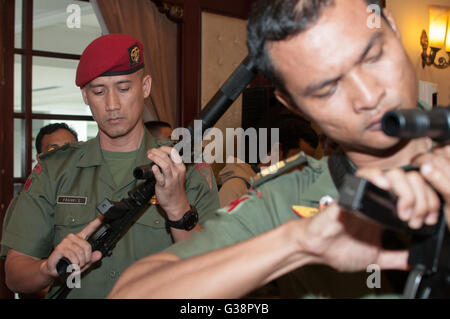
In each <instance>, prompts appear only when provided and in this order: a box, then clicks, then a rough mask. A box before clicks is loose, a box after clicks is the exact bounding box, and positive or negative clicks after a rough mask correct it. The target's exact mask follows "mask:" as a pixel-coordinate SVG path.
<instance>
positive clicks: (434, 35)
mask: <svg viewBox="0 0 450 319" xmlns="http://www.w3.org/2000/svg"><path fill="white" fill-rule="evenodd" d="M449 15H450V9H449V8H448V7H435V6H432V7H430V28H429V35H430V37H429V38H428V36H427V33H426V32H425V30H423V32H422V36H421V38H420V44H421V45H422V49H423V51H422V67H423V68H425V66H426V65H428V66H431V65H434V66H435V67H436V68H438V69H446V68H448V67H449V66H450V22H449V20H450V18H449ZM428 46H430V49H431V52H430V54H428ZM442 49H445V51H447V54H448V57H449V58H448V59H446V58H445V57H443V56H441V57H439V58H438V61H437V62H436V56H437V54H438V52H439V51H440V50H442Z"/></svg>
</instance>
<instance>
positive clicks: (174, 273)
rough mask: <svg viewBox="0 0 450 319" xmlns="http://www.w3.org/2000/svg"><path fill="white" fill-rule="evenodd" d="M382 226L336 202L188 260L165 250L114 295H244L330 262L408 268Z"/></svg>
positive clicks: (138, 267) (348, 267) (345, 267)
mask: <svg viewBox="0 0 450 319" xmlns="http://www.w3.org/2000/svg"><path fill="white" fill-rule="evenodd" d="M381 232H382V230H381V228H378V227H374V226H373V224H370V223H367V222H365V221H361V220H360V219H358V218H357V217H355V216H353V215H352V214H350V213H347V212H342V211H341V210H340V209H339V207H338V206H337V205H332V206H330V207H328V208H327V209H325V210H324V211H323V212H321V213H320V214H317V215H316V216H314V217H312V218H309V219H299V220H292V221H288V222H286V223H284V224H283V225H281V226H279V227H277V228H275V229H273V230H271V231H268V232H266V233H263V234H261V235H259V236H256V237H253V238H251V239H249V240H247V241H244V242H241V243H239V244H236V245H233V246H229V247H227V248H223V249H220V250H216V251H213V252H210V253H206V254H203V255H199V256H196V257H193V258H188V259H185V260H178V258H177V257H175V256H173V255H170V254H167V253H160V254H157V255H154V256H151V257H148V258H145V259H142V260H141V261H139V262H138V263H136V264H134V265H133V266H132V267H130V268H129V269H128V270H126V271H125V273H124V274H123V275H122V276H121V278H119V281H118V282H117V283H116V285H115V287H114V288H113V290H112V292H111V294H110V296H109V297H110V298H239V297H242V296H244V295H245V294H247V293H249V292H250V291H252V290H254V289H255V288H258V287H260V286H262V285H264V284H265V283H268V282H270V281H271V280H273V279H276V278H278V277H280V276H282V275H284V274H286V273H288V272H289V271H292V270H294V269H296V268H299V267H302V266H304V265H307V264H325V265H328V266H331V267H333V268H335V269H337V270H340V271H346V272H354V271H360V270H365V269H366V268H367V266H368V265H370V264H378V265H379V266H380V267H381V268H382V269H407V255H408V252H407V251H385V250H383V249H382V248H381V241H380V238H381Z"/></svg>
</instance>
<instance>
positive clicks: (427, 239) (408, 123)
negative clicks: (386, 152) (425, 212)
mask: <svg viewBox="0 0 450 319" xmlns="http://www.w3.org/2000/svg"><path fill="white" fill-rule="evenodd" d="M382 129H383V132H384V133H385V134H387V135H389V136H393V137H399V138H404V139H413V138H420V137H430V138H432V139H433V140H434V141H436V142H438V143H442V144H446V143H448V142H450V107H449V108H442V107H438V108H434V109H432V110H431V111H427V112H425V111H422V110H420V109H408V110H401V111H390V112H388V113H386V114H385V116H384V117H383V119H382ZM396 203H397V198H396V196H394V195H393V194H392V193H390V192H388V191H385V190H382V189H380V188H378V187H376V186H375V185H373V184H372V183H370V182H369V181H367V180H366V179H362V178H358V177H355V176H353V175H347V176H346V177H345V179H344V182H343V184H342V186H341V187H340V191H339V205H340V206H342V207H344V208H345V209H348V210H351V211H357V212H359V213H362V214H363V215H364V216H365V217H368V218H369V219H371V220H373V221H376V222H378V223H381V224H382V225H384V226H386V227H388V228H390V229H393V230H397V231H402V232H408V233H411V234H412V244H411V246H410V248H409V259H408V263H409V265H410V266H411V268H412V271H411V272H410V275H409V277H408V281H407V283H406V286H405V288H404V297H405V298H410V299H411V298H421V299H424V298H449V297H450V255H449V254H450V234H449V230H448V229H447V227H446V223H445V215H444V212H443V206H444V203H443V200H442V198H441V211H440V217H439V221H438V223H437V224H436V225H435V226H423V227H422V228H421V229H418V230H412V229H411V228H409V227H408V224H407V223H406V222H403V221H401V220H400V219H398V218H397V212H396V207H397V205H396Z"/></svg>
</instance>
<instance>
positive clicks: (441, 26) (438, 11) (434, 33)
mask: <svg viewBox="0 0 450 319" xmlns="http://www.w3.org/2000/svg"><path fill="white" fill-rule="evenodd" d="M448 12H449V10H448V8H447V7H435V6H433V7H430V30H429V35H430V47H433V48H439V49H443V48H444V43H445V37H446V34H447V27H448ZM447 44H448V43H447Z"/></svg>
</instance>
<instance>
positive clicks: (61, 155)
mask: <svg viewBox="0 0 450 319" xmlns="http://www.w3.org/2000/svg"><path fill="white" fill-rule="evenodd" d="M164 144H167V141H166V140H155V139H154V138H153V137H151V135H150V134H149V132H148V131H147V130H145V133H144V137H143V141H142V143H141V146H140V148H139V150H138V152H137V157H136V163H135V166H140V165H145V164H148V163H149V160H148V158H147V150H149V149H151V148H157V147H160V146H161V145H164ZM127 178H128V179H127V180H126V181H125V182H124V183H123V184H122V186H121V187H118V186H117V185H116V184H115V182H114V178H113V176H112V175H111V173H110V170H109V168H108V165H107V164H106V163H105V160H104V158H103V156H102V151H101V147H100V140H99V137H98V136H97V137H96V138H95V139H92V140H90V141H88V142H80V143H71V144H65V145H64V146H62V147H60V148H58V149H55V150H53V151H50V152H48V153H46V154H45V155H43V156H41V160H40V162H39V163H38V165H36V167H35V168H34V170H33V172H32V174H31V175H30V177H29V178H28V181H27V184H26V186H25V189H24V190H23V191H22V192H21V193H20V195H19V196H18V198H17V199H14V200H13V201H12V203H11V205H10V207H9V209H8V212H7V216H6V218H5V225H4V229H3V237H2V242H1V244H2V251H1V256H3V257H4V256H6V254H7V251H8V249H9V248H11V249H14V250H17V251H19V252H21V253H24V254H26V255H29V256H33V257H36V258H41V259H42V258H47V257H48V256H49V254H50V253H51V252H52V251H53V249H54V247H56V246H57V245H58V244H59V243H60V242H61V240H62V239H64V238H65V237H66V236H67V235H68V234H69V233H78V232H80V231H81V230H82V229H83V228H84V227H85V226H86V225H87V224H88V223H89V222H90V221H92V220H93V219H95V218H96V217H97V216H98V215H99V212H98V211H97V209H96V206H97V205H98V204H99V203H100V202H101V201H103V200H104V199H105V198H108V199H110V200H113V201H120V200H121V199H123V198H128V197H129V196H128V192H129V191H130V190H133V189H134V188H135V187H136V186H137V185H139V184H140V183H142V182H143V181H139V182H136V180H135V179H134V177H133V174H132V171H130V173H129V176H128V177H127ZM185 187H186V195H187V198H188V200H189V203H190V204H191V205H193V206H195V207H196V208H197V210H198V213H199V222H200V224H203V223H204V222H205V220H206V219H207V218H209V217H210V216H211V215H212V214H213V212H214V211H215V210H216V209H217V208H219V199H218V194H217V186H216V182H215V179H214V174H212V171H211V169H209V171H208V167H207V166H206V165H202V164H199V165H196V166H194V165H188V167H187V173H186V184H185ZM171 244H173V240H172V237H171V233H170V231H169V230H168V229H167V228H166V224H165V219H164V216H163V215H162V214H161V208H160V207H159V206H158V205H151V206H149V207H148V208H147V210H146V211H145V212H144V213H143V215H142V216H141V217H140V218H139V219H138V220H137V222H136V223H135V224H134V225H133V227H132V228H131V229H130V230H129V231H128V232H127V233H126V235H125V236H123V238H121V239H120V241H119V242H118V243H117V245H116V247H115V248H114V250H113V253H112V255H111V256H110V257H105V258H103V259H102V261H101V265H99V266H98V267H92V268H95V269H89V270H88V271H86V272H85V273H83V276H82V278H81V288H79V289H77V288H75V289H73V290H72V291H71V293H70V294H69V295H68V298H104V297H106V296H107V295H108V293H109V292H110V291H111V289H112V288H113V286H114V284H115V282H116V280H117V279H118V278H119V276H120V274H121V273H122V272H123V271H124V270H125V269H126V268H127V267H128V266H130V265H131V264H132V263H133V262H135V261H137V260H138V259H140V258H143V257H146V256H148V255H150V254H154V253H156V252H159V251H161V250H163V249H165V248H167V247H168V246H170V245H171ZM56 288H58V286H56V285H55V287H53V289H51V291H50V292H49V295H51V294H53V292H54V291H55V289H56Z"/></svg>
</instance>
